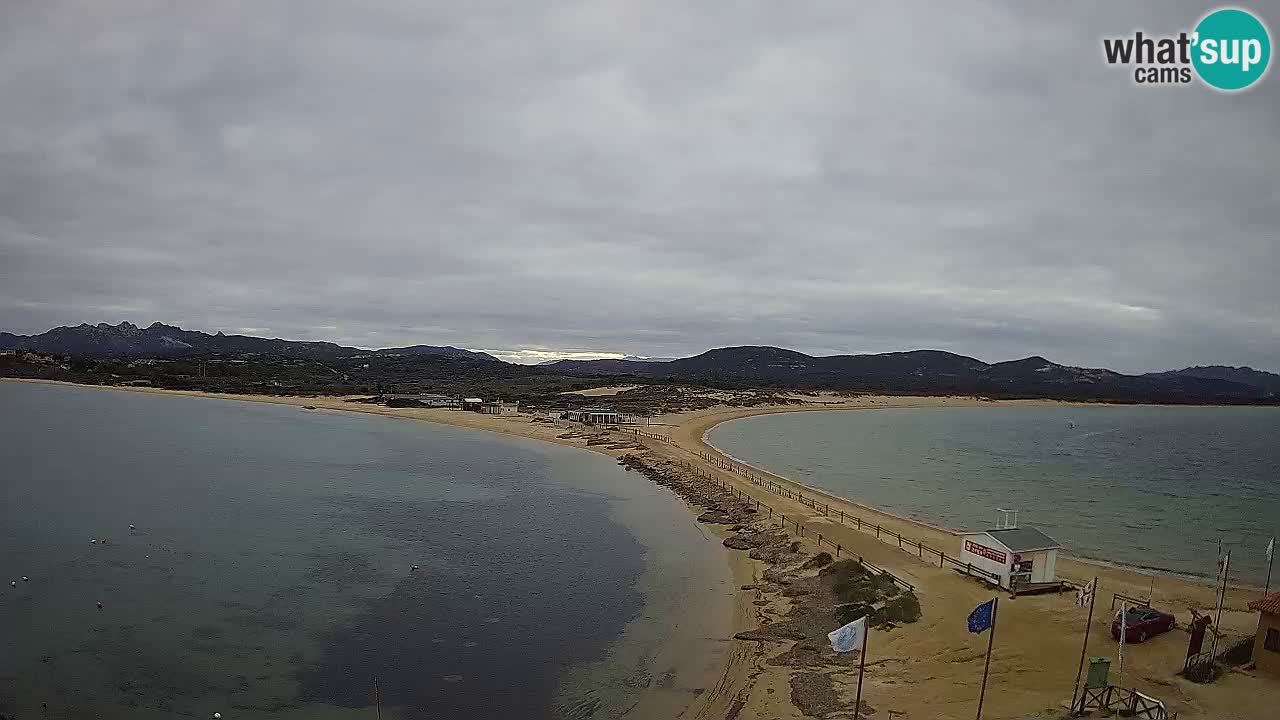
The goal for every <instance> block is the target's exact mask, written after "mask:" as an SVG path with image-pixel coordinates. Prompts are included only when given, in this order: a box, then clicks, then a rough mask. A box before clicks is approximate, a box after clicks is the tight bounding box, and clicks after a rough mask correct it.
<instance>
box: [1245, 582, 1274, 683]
mask: <svg viewBox="0 0 1280 720" xmlns="http://www.w3.org/2000/svg"><path fill="white" fill-rule="evenodd" d="M1249 609H1250V610H1254V611H1257V613H1258V632H1257V635H1256V637H1255V638H1254V645H1253V663H1254V665H1255V666H1257V668H1258V670H1260V671H1262V672H1265V673H1268V674H1270V675H1273V676H1275V677H1277V678H1280V592H1277V593H1271V594H1270V595H1267V596H1265V597H1262V598H1259V599H1257V600H1254V601H1253V602H1251V603H1249Z"/></svg>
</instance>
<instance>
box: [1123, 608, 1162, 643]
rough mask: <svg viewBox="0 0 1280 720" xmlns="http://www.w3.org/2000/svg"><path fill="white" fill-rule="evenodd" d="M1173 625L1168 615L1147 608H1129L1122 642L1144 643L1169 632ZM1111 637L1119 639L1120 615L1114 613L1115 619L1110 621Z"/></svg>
mask: <svg viewBox="0 0 1280 720" xmlns="http://www.w3.org/2000/svg"><path fill="white" fill-rule="evenodd" d="M1175 624H1176V623H1175V621H1174V619H1173V616H1172V615H1170V614H1169V613H1166V612H1160V611H1159V610H1156V609H1155V608H1149V607H1131V608H1129V614H1128V615H1127V616H1126V617H1125V619H1124V641H1125V642H1127V643H1140V642H1146V641H1147V638H1149V637H1153V636H1155V635H1159V634H1160V633H1164V632H1169V631H1170V630H1172V629H1173V628H1174V626H1175ZM1111 637H1112V638H1113V639H1115V640H1117V641H1118V640H1119V639H1120V613H1116V619H1115V620H1112V621H1111Z"/></svg>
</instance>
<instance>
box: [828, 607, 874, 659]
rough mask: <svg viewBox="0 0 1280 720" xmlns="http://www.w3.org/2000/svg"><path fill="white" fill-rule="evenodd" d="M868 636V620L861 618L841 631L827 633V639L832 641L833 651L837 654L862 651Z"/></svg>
mask: <svg viewBox="0 0 1280 720" xmlns="http://www.w3.org/2000/svg"><path fill="white" fill-rule="evenodd" d="M866 634H867V618H866V617H865V616H864V617H860V618H858V619H857V620H854V621H853V622H851V623H849V624H848V625H845V626H844V627H842V628H840V629H839V630H833V631H831V632H829V633H827V639H828V640H830V641H831V649H832V650H835V651H836V652H842V653H843V652H850V651H852V650H861V649H862V641H863V640H864V639H865V638H866Z"/></svg>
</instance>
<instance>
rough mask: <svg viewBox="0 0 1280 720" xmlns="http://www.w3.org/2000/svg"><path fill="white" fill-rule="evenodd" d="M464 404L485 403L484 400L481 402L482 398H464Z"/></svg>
mask: <svg viewBox="0 0 1280 720" xmlns="http://www.w3.org/2000/svg"><path fill="white" fill-rule="evenodd" d="M462 402H464V403H478V402H484V401H483V400H481V399H480V398H462Z"/></svg>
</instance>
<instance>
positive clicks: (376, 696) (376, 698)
mask: <svg viewBox="0 0 1280 720" xmlns="http://www.w3.org/2000/svg"><path fill="white" fill-rule="evenodd" d="M373 704H374V705H375V706H376V707H377V708H378V720H382V694H381V693H379V692H378V676H377V675H374V676H373Z"/></svg>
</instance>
